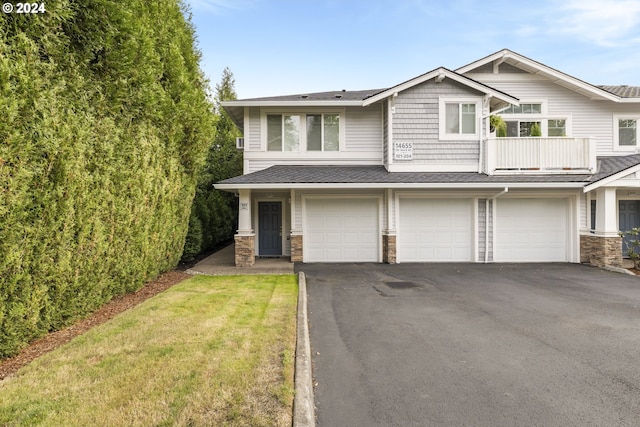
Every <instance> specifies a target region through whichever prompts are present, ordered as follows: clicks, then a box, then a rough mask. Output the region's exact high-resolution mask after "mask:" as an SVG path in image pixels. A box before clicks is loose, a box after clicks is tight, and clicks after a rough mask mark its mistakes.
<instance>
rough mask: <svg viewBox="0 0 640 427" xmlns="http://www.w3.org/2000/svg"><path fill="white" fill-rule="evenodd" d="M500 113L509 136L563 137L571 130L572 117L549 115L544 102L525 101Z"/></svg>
mask: <svg viewBox="0 0 640 427" xmlns="http://www.w3.org/2000/svg"><path fill="white" fill-rule="evenodd" d="M499 115H500V116H501V117H502V118H503V119H504V121H505V123H506V125H507V135H506V136H507V137H509V138H524V137H530V136H533V137H536V136H542V137H563V136H568V134H569V131H570V129H569V128H570V120H569V119H570V117H562V116H560V117H549V116H548V115H547V113H546V104H545V103H544V102H523V103H521V104H520V105H517V106H516V105H510V106H509V107H508V108H506V109H504V110H502V111H500V113H499Z"/></svg>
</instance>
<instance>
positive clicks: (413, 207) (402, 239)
mask: <svg viewBox="0 0 640 427" xmlns="http://www.w3.org/2000/svg"><path fill="white" fill-rule="evenodd" d="M472 212H473V211H472V203H471V200H470V199H409V198H406V199H404V198H403V199H401V200H400V207H399V230H398V261H400V262H424V261H470V260H471V258H472V241H473V239H472Z"/></svg>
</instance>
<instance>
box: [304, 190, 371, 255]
mask: <svg viewBox="0 0 640 427" xmlns="http://www.w3.org/2000/svg"><path fill="white" fill-rule="evenodd" d="M378 203H379V202H378V199H376V198H354V199H339V198H323V199H315V198H314V199H306V205H305V209H306V214H305V218H306V221H305V223H306V230H305V239H304V245H305V248H304V250H303V257H304V260H305V262H377V261H379V252H380V251H379V240H380V225H379V219H378Z"/></svg>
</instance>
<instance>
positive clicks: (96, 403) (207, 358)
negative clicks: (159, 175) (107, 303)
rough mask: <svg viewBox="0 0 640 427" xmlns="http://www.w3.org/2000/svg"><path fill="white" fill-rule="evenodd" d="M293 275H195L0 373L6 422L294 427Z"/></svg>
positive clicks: (0, 418)
mask: <svg viewBox="0 0 640 427" xmlns="http://www.w3.org/2000/svg"><path fill="white" fill-rule="evenodd" d="M296 300H297V278H296V276H217V277H211V276H194V277H192V278H190V279H188V280H185V281H184V282H181V283H179V284H177V285H175V286H174V287H172V288H170V289H169V290H167V291H165V292H163V293H161V294H158V295H157V296H155V297H153V298H151V299H149V300H147V301H146V302H144V303H142V304H141V305H139V306H137V307H135V308H133V309H131V310H129V311H126V312H124V313H122V314H121V315H119V316H118V317H116V318H114V319H113V320H111V321H109V322H108V323H105V324H103V325H101V326H98V327H96V328H94V329H92V330H90V331H89V332H87V333H86V334H84V335H82V336H80V337H78V338H76V339H74V340H73V341H71V342H70V343H69V344H67V345H65V346H63V347H60V348H59V349H57V350H55V351H53V352H51V353H49V354H47V355H45V356H43V357H41V358H39V359H37V360H36V361H34V362H32V363H31V364H30V365H29V366H27V367H25V368H23V369H22V370H20V371H19V372H18V374H17V375H15V376H14V377H11V378H7V379H5V380H4V381H0V425H9V426H13V425H16V426H23V425H24V426H27V425H28V426H33V425H47V426H62V425H64V426H94V425H97V426H103V425H104V426H107V425H108V426H152V425H153V426H162V425H167V426H173V425H182V426H205V425H210V426H220V425H238V426H273V425H276V426H280V425H282V426H284V425H286V426H290V425H291V415H292V405H293V370H294V354H295V337H296V317H295V316H296Z"/></svg>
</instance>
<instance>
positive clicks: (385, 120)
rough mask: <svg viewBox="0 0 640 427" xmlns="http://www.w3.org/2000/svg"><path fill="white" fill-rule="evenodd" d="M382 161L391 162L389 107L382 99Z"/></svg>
mask: <svg viewBox="0 0 640 427" xmlns="http://www.w3.org/2000/svg"><path fill="white" fill-rule="evenodd" d="M382 102H383V105H382V162H383V163H384V164H385V165H386V164H389V160H390V159H389V156H388V154H389V109H388V108H387V102H386V101H382Z"/></svg>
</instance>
